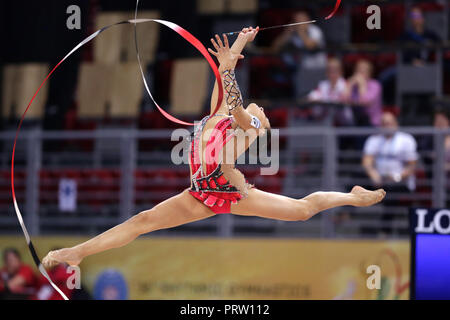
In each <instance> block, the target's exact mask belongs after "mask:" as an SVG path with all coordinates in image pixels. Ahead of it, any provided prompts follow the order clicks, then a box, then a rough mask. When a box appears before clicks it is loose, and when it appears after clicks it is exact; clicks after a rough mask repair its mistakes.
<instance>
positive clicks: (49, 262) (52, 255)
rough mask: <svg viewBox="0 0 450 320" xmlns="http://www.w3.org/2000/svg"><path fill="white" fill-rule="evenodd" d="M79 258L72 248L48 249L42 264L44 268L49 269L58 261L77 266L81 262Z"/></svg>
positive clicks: (58, 262)
mask: <svg viewBox="0 0 450 320" xmlns="http://www.w3.org/2000/svg"><path fill="white" fill-rule="evenodd" d="M81 260H82V259H81V258H80V257H79V255H78V254H77V253H76V252H75V250H74V249H72V248H66V249H60V250H55V251H50V252H49V253H48V254H47V255H46V256H45V257H44V259H42V265H43V266H44V267H45V268H48V269H51V268H53V267H54V266H56V265H58V264H60V263H67V264H68V265H70V266H77V265H79V264H80V262H81Z"/></svg>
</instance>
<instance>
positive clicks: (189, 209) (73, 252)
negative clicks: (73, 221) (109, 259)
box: [42, 190, 214, 268]
mask: <svg viewBox="0 0 450 320" xmlns="http://www.w3.org/2000/svg"><path fill="white" fill-rule="evenodd" d="M213 215H214V213H213V212H212V211H211V210H209V209H208V208H207V207H206V206H205V205H204V204H203V203H201V202H199V201H198V200H197V199H195V198H194V197H192V196H191V195H190V194H189V192H188V191H187V190H185V191H184V192H182V193H180V194H179V195H176V196H174V197H172V198H170V199H168V200H166V201H163V202H161V203H160V204H158V205H157V206H155V207H154V208H152V209H150V210H147V211H143V212H141V213H139V214H137V215H135V216H133V217H131V218H130V219H128V220H126V221H125V222H123V223H122V224H119V225H117V226H115V227H114V228H112V229H109V230H108V231H105V232H104V233H102V234H100V235H98V236H96V237H95V238H92V239H90V240H88V241H86V242H83V243H81V244H79V245H76V246H74V247H72V248H65V249H61V250H56V251H51V252H50V253H49V254H47V256H46V257H45V258H44V259H43V260H42V263H43V265H44V266H45V267H47V268H50V267H52V266H53V265H55V264H58V263H61V262H67V263H68V264H69V265H78V264H80V262H81V260H83V259H84V258H85V257H87V256H90V255H93V254H95V253H99V252H102V251H106V250H109V249H113V248H119V247H123V246H125V245H127V244H128V243H130V242H132V241H133V240H134V239H136V238H137V237H139V236H140V235H141V234H145V233H149V232H152V231H156V230H161V229H168V228H173V227H176V226H179V225H183V224H186V223H189V222H194V221H197V220H202V219H205V218H209V217H211V216H213Z"/></svg>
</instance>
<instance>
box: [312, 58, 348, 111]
mask: <svg viewBox="0 0 450 320" xmlns="http://www.w3.org/2000/svg"><path fill="white" fill-rule="evenodd" d="M342 74H343V73H342V64H341V61H340V60H339V59H337V58H330V59H328V63H327V79H326V80H323V81H321V82H319V85H318V86H317V88H316V89H315V90H313V91H311V93H310V94H309V95H308V99H309V100H310V101H321V102H341V101H342V98H343V97H344V93H345V89H346V86H347V85H346V82H345V79H344V77H343V76H342Z"/></svg>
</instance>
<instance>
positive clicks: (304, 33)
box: [272, 10, 327, 69]
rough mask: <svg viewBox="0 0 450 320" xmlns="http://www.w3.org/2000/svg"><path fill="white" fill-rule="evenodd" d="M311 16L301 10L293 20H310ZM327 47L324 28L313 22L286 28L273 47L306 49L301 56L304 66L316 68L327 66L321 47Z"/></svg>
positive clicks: (276, 49) (279, 48)
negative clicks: (321, 28)
mask: <svg viewBox="0 0 450 320" xmlns="http://www.w3.org/2000/svg"><path fill="white" fill-rule="evenodd" d="M310 20H311V16H310V14H309V13H308V12H307V11H304V10H301V11H298V12H296V13H295V14H294V17H293V21H292V22H306V21H310ZM324 47H325V37H324V35H323V32H322V30H320V28H319V27H318V26H317V25H315V24H313V23H309V24H302V25H298V26H295V27H292V28H286V31H284V32H283V33H282V34H281V35H280V36H279V37H278V38H277V39H275V41H274V43H273V45H272V48H273V50H275V51H276V52H279V51H294V50H295V51H297V50H298V49H300V50H305V51H306V52H304V53H303V54H302V56H301V66H302V68H307V69H315V68H324V67H325V66H326V63H327V62H326V59H327V58H326V55H325V53H324V52H321V51H320V49H323V48H324Z"/></svg>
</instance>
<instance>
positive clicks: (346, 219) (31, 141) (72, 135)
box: [0, 0, 450, 299]
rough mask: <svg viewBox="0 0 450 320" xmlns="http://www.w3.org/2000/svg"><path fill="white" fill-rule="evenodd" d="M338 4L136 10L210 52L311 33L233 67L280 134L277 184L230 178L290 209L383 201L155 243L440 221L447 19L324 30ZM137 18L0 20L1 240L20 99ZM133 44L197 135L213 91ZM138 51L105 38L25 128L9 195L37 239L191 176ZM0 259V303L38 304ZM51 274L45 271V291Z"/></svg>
mask: <svg viewBox="0 0 450 320" xmlns="http://www.w3.org/2000/svg"><path fill="white" fill-rule="evenodd" d="M73 4H76V5H78V6H79V7H80V9H81V29H80V30H70V29H68V28H67V27H66V20H67V18H68V17H69V15H70V14H68V13H66V9H67V7H69V6H70V5H73ZM334 4H335V1H327V0H323V1H322V0H316V1H294V0H283V1H280V0H276V1H275V0H246V1H241V0H185V1H176V2H175V1H159V0H157V1H153V0H152V1H151V0H143V1H141V2H140V11H139V15H138V17H141V18H161V19H164V20H169V21H173V22H175V23H177V24H179V25H180V26H182V27H184V28H185V29H187V30H188V31H190V32H191V33H192V34H193V35H195V36H196V37H198V38H199V39H200V40H201V41H202V43H203V44H204V45H205V46H209V39H210V38H211V37H212V35H214V34H215V33H219V34H222V33H225V32H231V31H236V30H240V29H241V28H242V27H244V26H260V27H267V26H273V25H279V24H286V23H291V22H302V21H308V20H311V19H317V23H314V24H305V25H300V26H295V27H290V28H281V29H273V30H267V31H262V32H260V34H259V35H258V37H257V40H256V41H255V42H254V43H252V44H251V46H250V47H248V48H247V49H246V51H245V52H244V54H245V59H244V60H242V61H241V62H240V63H239V65H238V67H237V76H238V81H239V84H240V87H241V90H242V93H243V96H244V99H245V100H246V101H247V102H256V103H258V104H259V105H261V106H264V109H265V110H266V112H267V114H268V117H269V119H270V120H271V123H272V127H273V128H278V129H281V131H280V144H279V147H280V170H279V172H278V173H277V174H276V175H274V176H259V169H258V167H256V166H245V165H244V166H242V167H241V169H242V171H243V172H244V173H245V174H246V177H247V178H248V179H249V180H250V181H251V182H252V183H255V184H256V186H257V187H258V188H261V189H263V190H267V191H270V192H275V193H281V194H286V195H289V196H294V197H297V198H299V197H301V196H304V195H306V194H308V193H310V192H312V191H316V190H319V189H320V190H342V191H344V190H347V191H348V190H349V189H350V187H351V186H353V185H355V184H359V185H363V186H365V187H369V188H378V187H383V188H385V189H386V190H387V191H388V196H387V198H386V201H384V202H383V203H382V204H380V205H378V206H375V207H373V208H366V209H354V208H341V209H338V210H334V211H332V212H330V213H329V214H326V215H321V216H318V217H317V218H314V219H312V221H311V222H308V223H307V224H305V223H303V224H302V223H289V224H288V223H282V222H279V223H275V222H273V221H265V220H262V219H256V218H251V219H248V218H244V217H233V216H221V217H214V218H212V219H209V220H207V221H203V222H199V223H193V224H190V225H188V226H183V227H179V228H176V229H174V230H163V231H159V232H158V233H157V234H161V235H166V236H167V235H170V236H171V235H175V236H177V235H188V236H189V235H218V236H223V237H232V236H240V235H243V236H247V235H263V236H267V237H272V236H273V237H277V236H295V237H324V238H334V237H343V238H392V239H394V238H395V239H407V237H408V233H409V230H408V216H407V214H408V208H409V207H412V206H426V207H445V206H446V205H448V203H449V202H450V197H449V195H450V184H449V183H448V174H449V172H450V128H449V125H450V122H449V112H450V100H449V99H448V95H449V94H450V78H449V76H448V75H449V74H450V72H448V71H449V70H450V45H449V40H450V33H449V32H450V23H449V19H450V3H449V2H448V1H444V0H435V1H420V0H417V1H412V0H411V1H396V0H392V1H388V2H386V1H373V3H369V2H367V1H359V0H345V1H343V2H342V4H341V7H340V9H339V11H338V12H337V14H336V15H335V16H334V17H333V18H332V19H330V20H324V19H323V17H325V16H326V15H327V14H329V13H330V12H331V11H332V9H333V7H334ZM371 4H376V5H378V6H379V7H380V8H381V15H380V17H381V29H374V30H371V29H369V28H368V27H367V26H366V20H367V19H368V17H369V16H370V15H371V14H369V13H367V12H366V10H367V7H368V6H369V5H371ZM134 6H135V2H134V1H133V0H128V1H123V0H120V1H119V0H117V1H116V0H79V1H72V0H70V1H68V0H59V1H56V0H53V1H50V0H49V1H44V2H29V1H22V0H17V1H3V2H2V3H1V4H0V15H1V19H0V24H1V26H0V35H1V38H2V39H3V43H4V45H3V46H2V49H1V50H0V64H1V70H2V77H1V88H2V89H1V98H2V100H1V101H2V108H1V114H2V117H1V118H0V119H1V121H0V129H1V132H0V137H1V138H0V148H1V153H0V156H1V158H0V233H1V234H5V235H9V234H18V233H19V229H18V227H17V222H16V221H15V218H14V212H13V207H12V205H11V203H12V202H11V196H10V182H9V179H10V176H9V174H10V172H9V166H10V155H11V154H10V152H11V142H12V139H13V136H14V135H13V134H14V130H15V128H16V126H17V123H18V119H19V118H20V116H21V115H22V113H23V111H24V109H25V107H26V106H27V104H28V102H29V99H30V98H31V97H32V95H33V94H34V92H35V90H36V89H37V87H38V86H39V84H40V83H41V82H42V80H43V79H44V78H45V76H46V74H47V73H48V72H49V70H50V69H51V68H52V67H53V66H54V65H55V64H56V63H57V62H58V61H59V60H60V59H61V58H62V57H63V56H64V55H65V54H66V53H67V52H68V51H70V50H71V49H72V48H73V47H74V46H75V45H76V44H77V43H78V42H80V41H81V40H82V39H84V38H85V37H87V36H88V35H89V34H91V33H93V32H94V31H96V30H97V29H99V28H100V27H102V26H105V25H107V24H110V23H114V22H117V21H120V20H127V19H130V18H132V17H133V10H134ZM24 8H26V10H25V9H24ZM13 13H19V14H13ZM137 32H138V40H139V45H140V47H141V55H142V59H143V61H144V64H145V67H146V77H147V79H148V81H149V84H150V87H151V88H150V89H151V90H152V93H154V96H155V98H156V100H157V101H158V102H159V103H160V105H162V106H164V108H165V109H166V110H167V111H169V112H170V113H172V114H174V115H176V116H177V117H180V118H182V119H184V120H188V121H193V120H198V119H200V118H201V116H202V115H203V114H205V113H206V112H207V110H209V107H210V101H209V99H210V92H211V91H212V87H213V79H214V78H213V76H212V74H211V72H210V71H209V67H208V65H207V64H206V63H205V61H204V59H203V58H202V57H201V56H200V55H199V53H198V52H197V51H196V50H195V49H194V48H192V47H191V46H190V45H189V44H187V43H186V42H184V41H183V40H182V39H181V38H180V37H178V36H177V35H176V34H174V33H173V32H172V31H170V30H168V29H164V28H160V27H159V26H158V25H156V24H151V23H150V24H141V25H138V27H137ZM232 40H233V37H231V41H232ZM133 41H134V37H133V28H132V26H117V27H114V28H112V29H110V30H108V31H106V32H105V33H104V34H102V35H101V36H100V37H98V38H97V39H96V40H94V41H93V42H92V43H90V44H88V45H87V46H85V47H83V49H82V50H80V51H79V52H77V53H76V54H75V55H74V56H73V57H71V58H70V59H69V60H68V61H67V62H65V63H64V64H63V65H62V66H61V68H60V69H59V70H58V71H57V72H56V73H55V74H54V76H53V77H52V78H51V80H50V81H49V84H48V85H46V86H45V87H44V89H43V90H42V92H41V93H40V96H39V97H38V98H37V100H36V101H35V103H34V105H33V106H32V109H31V110H30V112H29V115H28V116H27V118H26V119H25V123H24V132H23V133H21V135H23V138H22V139H20V140H19V145H18V150H17V155H16V167H17V168H16V178H15V179H16V192H17V194H18V201H19V203H20V204H23V206H24V216H25V220H26V223H27V225H28V226H29V227H30V229H31V233H32V234H34V235H41V234H42V235H53V234H58V235H60V234H65V235H68V234H70V235H92V234H95V233H98V232H99V231H102V230H104V229H105V228H107V227H111V226H113V225H115V224H116V223H118V222H120V221H123V220H124V219H125V218H127V217H129V216H130V215H132V214H134V213H136V212H139V210H142V209H148V208H150V207H152V206H154V205H156V204H157V203H158V202H160V201H162V200H164V199H166V198H167V197H169V196H172V195H174V194H176V193H178V192H179V191H181V190H183V189H184V188H186V187H188V183H189V178H188V175H189V172H188V167H187V166H179V165H176V164H173V163H171V161H170V151H171V148H172V147H173V146H174V145H175V143H174V142H173V141H172V142H171V141H169V137H170V133H171V130H173V129H175V128H178V127H179V126H178V125H175V124H173V123H170V122H169V121H168V120H166V119H165V118H163V116H162V115H161V114H160V113H159V112H158V111H157V110H156V108H155V106H154V105H153V103H152V102H151V101H150V99H149V98H148V97H147V96H146V93H145V91H144V88H143V84H142V82H141V79H140V75H139V69H138V66H137V63H136V56H135V51H134V43H133ZM3 252H4V253H3V258H4V267H3V269H1V270H2V271H1V272H2V273H1V275H2V278H1V280H0V292H2V290H5V288H9V290H10V291H12V292H13V293H14V292H19V293H20V294H24V295H28V296H29V297H30V298H43V299H47V298H51V294H50V293H51V291H50V290H48V289H46V288H47V287H48V285H47V286H46V285H45V284H42V280H40V279H39V277H37V276H36V275H35V274H33V272H32V271H30V268H29V267H27V266H26V265H23V264H21V260H20V254H19V253H18V252H17V250H15V249H5V250H3ZM58 272H59V271H58V268H56V269H55V270H52V273H54V276H55V277H56V278H58ZM61 277H62V278H61V281H63V282H64V281H66V278H65V277H67V275H66V274H62V273H61ZM44 282H45V281H44ZM29 287H33V290H31V291H30V293H28V291H27V290H28V289H29Z"/></svg>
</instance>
